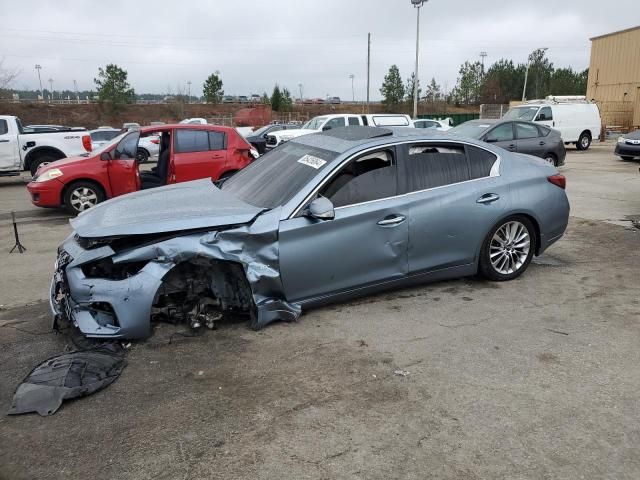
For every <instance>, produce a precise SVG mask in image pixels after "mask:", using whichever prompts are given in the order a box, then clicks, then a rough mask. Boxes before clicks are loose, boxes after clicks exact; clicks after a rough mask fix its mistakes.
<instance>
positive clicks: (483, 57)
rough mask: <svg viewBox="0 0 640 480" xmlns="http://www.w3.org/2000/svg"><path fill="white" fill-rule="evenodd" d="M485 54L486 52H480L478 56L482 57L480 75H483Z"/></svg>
mask: <svg viewBox="0 0 640 480" xmlns="http://www.w3.org/2000/svg"><path fill="white" fill-rule="evenodd" d="M486 56H487V52H480V58H481V59H482V60H481V62H482V76H483V77H484V59H485V57H486Z"/></svg>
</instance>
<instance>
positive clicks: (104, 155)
mask: <svg viewBox="0 0 640 480" xmlns="http://www.w3.org/2000/svg"><path fill="white" fill-rule="evenodd" d="M100 160H104V161H105V162H106V161H107V160H111V154H110V153H109V152H102V153H101V154H100Z"/></svg>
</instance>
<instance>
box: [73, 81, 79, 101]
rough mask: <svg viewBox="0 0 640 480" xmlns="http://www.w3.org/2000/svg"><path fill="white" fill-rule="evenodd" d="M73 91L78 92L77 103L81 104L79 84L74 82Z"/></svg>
mask: <svg viewBox="0 0 640 480" xmlns="http://www.w3.org/2000/svg"><path fill="white" fill-rule="evenodd" d="M73 90H74V91H75V92H76V102H78V103H80V95H78V82H76V81H75V80H74V81H73Z"/></svg>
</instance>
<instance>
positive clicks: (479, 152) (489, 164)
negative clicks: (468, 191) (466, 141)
mask: <svg viewBox="0 0 640 480" xmlns="http://www.w3.org/2000/svg"><path fill="white" fill-rule="evenodd" d="M466 150H467V158H468V159H469V172H470V176H471V179H472V180H475V179H477V178H484V177H490V176H491V172H492V170H493V167H494V165H495V164H496V162H497V160H498V157H497V155H495V154H494V153H491V152H489V151H488V150H485V149H484V148H479V147H475V146H473V145H467V146H466ZM496 174H497V172H496Z"/></svg>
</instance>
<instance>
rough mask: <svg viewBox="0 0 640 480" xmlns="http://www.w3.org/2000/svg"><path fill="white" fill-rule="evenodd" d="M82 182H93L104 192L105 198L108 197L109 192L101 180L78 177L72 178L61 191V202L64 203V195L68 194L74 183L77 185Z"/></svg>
mask: <svg viewBox="0 0 640 480" xmlns="http://www.w3.org/2000/svg"><path fill="white" fill-rule="evenodd" d="M81 182H85V183H91V184H93V185H95V187H96V188H98V189H99V190H100V191H101V192H102V194H103V195H104V198H107V192H106V190H105V189H104V187H103V186H102V185H101V184H100V182H98V181H96V180H93V179H91V178H76V179H74V180H72V181H71V182H68V183H66V184H65V186H64V187H63V188H62V191H61V192H60V204H61V205H64V197H65V195H66V194H67V191H68V190H69V189H70V188H71V187H73V186H74V185H77V184H78V183H81Z"/></svg>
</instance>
